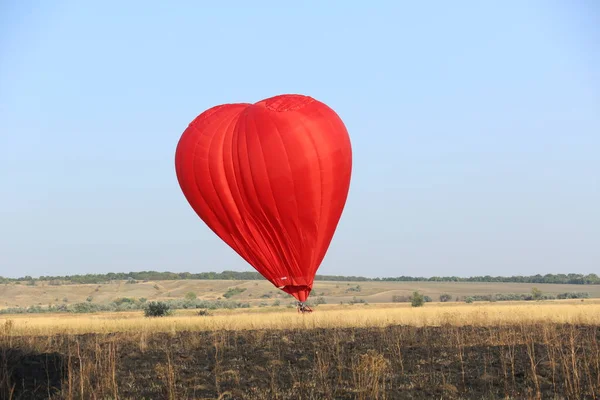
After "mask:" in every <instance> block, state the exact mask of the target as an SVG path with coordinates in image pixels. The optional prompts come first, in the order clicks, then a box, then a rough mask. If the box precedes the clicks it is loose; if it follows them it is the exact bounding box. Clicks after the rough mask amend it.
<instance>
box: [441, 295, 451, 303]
mask: <svg viewBox="0 0 600 400" xmlns="http://www.w3.org/2000/svg"><path fill="white" fill-rule="evenodd" d="M450 300H452V296H451V295H449V294H448V293H442V294H440V301H441V302H442V303H445V302H447V301H450Z"/></svg>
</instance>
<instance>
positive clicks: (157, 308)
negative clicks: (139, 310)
mask: <svg viewBox="0 0 600 400" xmlns="http://www.w3.org/2000/svg"><path fill="white" fill-rule="evenodd" d="M171 314H172V310H171V307H170V306H169V304H167V303H163V302H162V301H151V302H150V303H147V304H146V307H145V309H144V315H145V316H146V317H165V316H167V315H171Z"/></svg>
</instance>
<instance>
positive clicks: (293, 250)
mask: <svg viewBox="0 0 600 400" xmlns="http://www.w3.org/2000/svg"><path fill="white" fill-rule="evenodd" d="M271 122H272V123H273V126H274V127H275V130H276V131H277V136H279V141H280V142H281V147H283V151H284V153H285V158H286V160H287V163H288V169H289V171H290V175H291V176H292V186H293V187H294V204H295V205H296V221H297V222H298V221H299V220H300V208H299V207H298V201H297V197H298V196H297V193H298V190H297V187H296V181H295V180H294V177H293V171H292V165H291V163H290V157H289V154H288V152H287V148H286V147H285V142H284V141H283V138H282V136H281V131H280V130H279V127H278V126H277V123H276V122H275V121H273V120H271ZM271 192H272V189H271ZM273 197H275V196H273ZM279 219H281V217H280V218H279ZM281 228H282V229H281V230H282V231H283V234H284V236H285V239H286V241H287V243H288V244H289V245H291V247H290V248H289V249H288V250H290V252H291V253H292V254H291V255H293V256H296V257H297V256H299V255H300V253H301V251H300V249H297V248H295V246H294V243H293V242H292V241H291V240H289V238H290V234H289V232H287V231H286V229H285V228H284V226H283V225H281ZM296 229H298V226H297V225H296ZM300 233H301V232H300ZM296 261H301V260H296ZM300 268H301V266H300V265H296V266H295V268H294V269H295V271H294V275H297V276H298V275H301V274H302V271H301V270H300Z"/></svg>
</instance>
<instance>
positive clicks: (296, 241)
mask: <svg viewBox="0 0 600 400" xmlns="http://www.w3.org/2000/svg"><path fill="white" fill-rule="evenodd" d="M175 166H176V172H177V179H178V181H179V185H180V186H181V189H182V191H183V194H184V195H185V197H186V199H187V201H188V202H189V204H190V205H191V206H192V208H193V209H194V211H195V212H196V213H197V214H198V216H199V217H200V218H201V219H202V220H203V221H204V222H205V223H206V224H207V225H208V227H209V228H210V229H211V230H212V231H213V232H214V233H215V234H216V235H218V236H219V237H220V238H221V239H222V240H223V241H224V242H225V243H227V244H228V245H229V246H230V247H231V248H233V250H235V251H236V252H237V253H238V254H239V255H240V256H241V257H242V258H243V259H244V260H246V261H247V262H248V263H249V264H250V265H252V266H253V267H254V268H255V269H256V270H257V271H258V272H259V273H260V274H261V275H262V276H264V277H265V278H266V279H267V280H269V281H270V282H271V283H273V285H275V286H276V287H277V288H279V289H281V290H283V291H284V292H287V293H289V294H290V295H292V296H294V297H295V298H296V299H297V300H298V301H299V302H300V306H301V308H302V307H304V305H303V303H304V302H305V301H306V299H307V297H308V295H309V294H310V291H311V290H312V286H313V280H314V277H315V274H316V272H317V269H318V268H319V266H320V264H321V262H322V260H323V257H324V256H325V253H326V252H327V249H328V247H329V244H330V242H331V239H332V237H333V234H334V232H335V230H336V228H337V225H338V222H339V219H340V217H341V215H342V211H343V209H344V206H345V203H346V198H347V196H348V191H349V186H350V175H351V170H352V149H351V144H350V138H349V136H348V132H347V130H346V127H345V126H344V123H343V122H342V120H341V119H340V117H339V116H338V115H337V114H336V113H335V112H334V111H333V110H332V109H331V108H329V107H328V106H327V105H325V104H323V103H322V102H319V101H317V100H315V99H313V98H311V97H308V96H303V95H292V94H287V95H279V96H275V97H271V98H268V99H265V100H262V101H259V102H257V103H255V104H248V103H240V104H223V105H219V106H216V107H213V108H210V109H208V110H206V111H205V112H203V113H202V114H200V115H198V116H197V117H196V118H195V119H194V120H193V121H192V122H191V123H190V125H189V126H188V127H187V129H186V130H185V131H184V132H183V134H182V136H181V139H180V140H179V143H178V145H177V150H176V154H175Z"/></svg>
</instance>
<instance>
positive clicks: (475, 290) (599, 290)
mask: <svg viewBox="0 0 600 400" xmlns="http://www.w3.org/2000/svg"><path fill="white" fill-rule="evenodd" d="M357 286H358V287H360V291H353V290H352V289H353V288H356V287H357ZM532 287H537V288H538V289H540V290H541V291H542V292H543V293H547V294H558V293H565V292H588V293H589V294H590V297H595V298H600V285H562V284H528V283H485V282H481V283H479V282H477V283H475V282H335V281H316V282H315V285H314V288H313V291H312V293H311V297H313V298H316V297H323V298H324V299H325V301H326V302H327V303H334V304H335V303H337V304H339V303H340V302H348V301H350V300H352V298H354V297H356V298H358V299H363V300H365V301H368V302H369V303H389V302H391V301H392V298H393V296H410V295H411V294H412V292H413V291H415V290H419V291H420V292H421V293H423V294H425V295H428V296H430V297H431V298H432V299H433V300H434V301H435V300H437V299H439V296H440V294H442V293H448V294H450V295H451V296H452V298H453V299H455V298H456V296H463V297H464V296H471V295H486V294H495V293H530V292H531V289H532ZM229 288H240V289H245V290H244V291H243V292H242V293H239V294H236V295H234V296H233V297H231V298H230V299H231V300H236V301H244V302H248V303H250V304H253V305H256V304H259V303H261V302H267V303H272V302H273V301H274V300H281V301H282V302H284V301H285V302H287V301H290V302H291V301H292V298H291V297H290V296H288V295H286V294H285V293H283V292H281V291H280V290H278V289H276V288H275V287H273V285H272V284H271V283H269V282H267V281H264V280H259V281H235V280H171V281H149V282H138V283H136V284H127V283H126V281H115V282H113V283H107V284H93V285H61V286H52V285H49V284H48V282H37V283H36V285H35V286H29V285H25V284H21V285H16V284H14V283H12V284H6V285H0V307H3V308H7V307H28V306H34V305H41V306H47V305H48V304H74V303H81V302H85V301H86V300H87V299H88V298H91V300H92V302H93V303H99V304H107V303H109V302H111V301H114V300H115V299H117V298H122V297H130V298H146V299H148V300H149V301H152V300H168V299H181V298H183V297H184V296H185V295H186V293H188V292H193V293H195V294H196V296H197V297H198V298H199V299H203V300H217V299H219V298H223V294H225V293H226V292H227V290H228V289H229Z"/></svg>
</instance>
